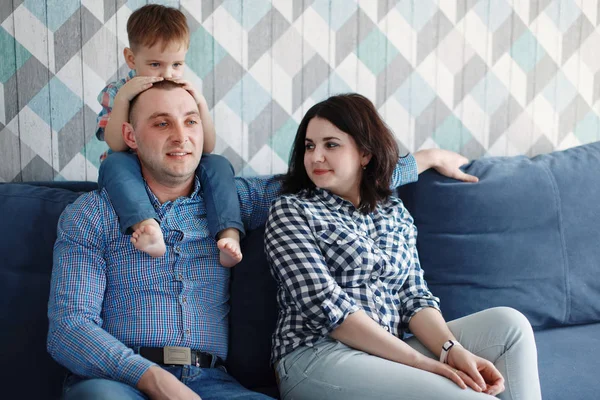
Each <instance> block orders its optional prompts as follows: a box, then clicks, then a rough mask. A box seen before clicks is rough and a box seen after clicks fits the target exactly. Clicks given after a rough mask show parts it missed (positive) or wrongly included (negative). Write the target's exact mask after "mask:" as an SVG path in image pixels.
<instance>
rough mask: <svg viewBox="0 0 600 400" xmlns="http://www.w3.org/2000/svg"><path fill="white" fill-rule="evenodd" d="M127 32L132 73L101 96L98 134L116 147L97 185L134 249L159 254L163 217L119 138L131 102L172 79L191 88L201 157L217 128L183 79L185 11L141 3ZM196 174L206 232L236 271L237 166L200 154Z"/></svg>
mask: <svg viewBox="0 0 600 400" xmlns="http://www.w3.org/2000/svg"><path fill="white" fill-rule="evenodd" d="M127 34H128V38H129V46H130V47H128V48H125V49H124V51H123V55H124V57H125V61H126V63H127V65H128V66H129V68H131V72H130V73H129V74H128V76H127V78H126V79H122V80H120V81H118V82H113V83H111V84H109V85H108V86H106V88H104V89H103V90H102V92H101V93H100V95H99V96H98V101H99V102H100V104H101V105H102V111H101V112H100V114H99V115H98V129H97V131H96V136H97V137H98V139H99V140H106V143H107V144H108V146H109V147H110V149H111V150H112V152H111V154H109V155H108V157H107V158H106V159H105V160H104V161H103V162H102V164H101V166H100V171H99V179H98V183H99V185H100V187H103V188H105V189H106V191H107V192H108V195H109V197H110V198H111V202H112V203H113V207H114V208H115V211H116V213H117V215H118V216H119V221H120V225H121V230H122V231H123V233H130V232H132V237H131V242H132V243H133V245H134V246H135V247H136V248H137V249H138V250H141V251H143V252H146V253H148V254H149V255H151V256H153V257H160V256H162V255H163V254H164V253H165V251H166V247H165V242H164V238H163V234H162V231H161V228H160V225H159V223H158V222H157V221H158V217H157V215H156V212H155V210H154V207H153V206H152V204H151V201H150V198H149V197H148V194H147V192H146V190H145V184H144V181H143V179H142V175H141V170H140V165H139V162H138V160H137V157H136V156H135V154H133V153H131V152H129V149H128V147H127V145H126V144H125V142H124V140H123V137H122V129H123V123H125V122H129V121H128V119H129V117H128V114H129V103H130V101H131V100H132V99H133V98H134V97H136V96H137V95H138V94H140V93H141V92H143V91H144V90H146V89H148V88H150V87H151V86H152V84H153V83H155V82H158V81H161V80H163V79H169V80H171V81H174V82H176V83H178V84H180V85H181V86H182V87H183V88H184V89H186V90H187V91H188V92H189V93H190V94H191V95H192V96H193V97H194V99H195V100H196V103H197V104H198V109H199V112H200V119H201V121H202V128H203V130H204V153H210V152H212V151H213V149H214V146H215V140H216V138H215V129H214V125H213V122H212V119H211V116H210V113H209V110H208V105H207V103H206V99H205V98H204V96H202V94H201V93H200V92H199V91H197V90H196V89H195V88H194V87H193V86H192V85H191V83H190V82H187V81H185V80H183V79H182V76H183V70H184V65H185V55H186V53H187V50H188V48H189V44H190V43H189V42H190V34H189V29H188V26H187V20H186V18H185V16H184V15H183V13H181V12H180V11H179V10H177V9H175V8H171V7H165V6H162V5H157V4H150V5H146V6H143V7H141V8H140V9H138V10H136V11H135V12H133V13H132V14H131V16H130V17H129V20H128V21H127ZM159 123H164V124H166V123H167V122H166V121H163V122H159ZM167 156H174V157H175V156H177V155H167ZM196 175H197V176H198V178H199V179H200V182H201V186H202V189H203V192H204V198H205V200H206V213H207V219H208V227H209V230H210V232H211V234H212V235H214V236H215V237H217V239H218V241H217V245H218V247H219V250H220V261H221V264H222V265H223V266H225V267H232V266H234V265H235V264H237V263H238V262H240V261H241V259H242V253H241V250H240V233H242V234H243V232H244V228H243V224H242V222H241V216H240V210H239V204H238V198H237V191H236V188H235V183H234V180H233V169H232V167H231V164H230V163H229V162H228V161H227V160H226V159H225V158H223V157H221V156H218V155H209V154H203V155H202V160H201V164H200V166H199V167H198V170H197V171H196Z"/></svg>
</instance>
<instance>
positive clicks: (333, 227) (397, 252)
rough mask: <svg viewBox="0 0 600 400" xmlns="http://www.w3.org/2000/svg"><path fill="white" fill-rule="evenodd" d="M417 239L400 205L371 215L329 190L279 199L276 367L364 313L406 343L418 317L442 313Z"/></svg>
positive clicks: (274, 216) (271, 249)
mask: <svg viewBox="0 0 600 400" xmlns="http://www.w3.org/2000/svg"><path fill="white" fill-rule="evenodd" d="M416 239H417V229H416V227H415V225H414V224H413V219H412V217H411V216H410V214H409V213H408V211H407V210H406V208H405V207H404V205H403V204H402V201H401V200H400V199H398V198H394V197H392V198H390V199H389V201H388V202H386V203H385V204H380V205H378V207H377V210H376V212H374V213H371V214H366V215H365V214H362V213H361V212H359V211H358V210H357V209H356V208H355V207H354V205H353V204H352V203H350V202H349V201H347V200H344V199H342V198H341V197H338V196H336V195H334V194H332V193H331V192H329V191H327V190H323V189H316V190H315V191H314V192H313V193H312V195H309V194H308V192H307V191H306V190H304V191H301V192H300V193H298V194H296V195H286V196H283V197H281V198H279V199H278V200H277V201H276V202H275V203H274V204H273V206H272V207H271V211H270V215H269V219H268V221H267V227H266V232H265V250H266V254H267V258H268V260H269V263H270V264H271V273H272V274H273V276H274V278H275V280H276V281H277V284H278V294H277V300H278V303H279V309H280V311H279V319H278V321H277V326H276V330H275V333H274V334H273V352H272V358H271V361H272V362H276V361H278V360H280V359H281V358H282V357H284V356H285V355H286V354H289V353H291V352H292V351H293V350H294V349H296V348H297V347H299V346H312V345H313V344H314V343H315V342H317V341H318V340H319V339H321V338H323V337H325V336H327V335H329V333H330V332H331V331H333V330H334V329H335V328H337V327H338V326H339V325H340V324H341V323H342V322H344V320H345V319H346V317H347V316H348V315H349V314H351V313H353V312H355V311H357V310H359V309H362V310H364V311H365V312H366V313H367V315H369V316H370V317H371V318H372V319H373V320H374V321H375V322H377V323H378V324H380V325H381V326H382V327H383V328H384V329H386V330H387V331H389V332H391V333H392V334H394V335H396V336H398V337H400V338H402V337H403V333H402V332H403V331H408V323H409V321H410V319H411V318H412V316H413V315H414V314H415V313H416V312H417V311H419V310H421V309H422V308H425V307H433V308H436V309H438V310H439V299H438V298H437V297H434V296H433V295H432V294H431V292H430V291H429V289H428V287H427V283H426V282H425V280H424V279H423V270H422V269H421V267H420V264H419V257H418V254H417V248H416Z"/></svg>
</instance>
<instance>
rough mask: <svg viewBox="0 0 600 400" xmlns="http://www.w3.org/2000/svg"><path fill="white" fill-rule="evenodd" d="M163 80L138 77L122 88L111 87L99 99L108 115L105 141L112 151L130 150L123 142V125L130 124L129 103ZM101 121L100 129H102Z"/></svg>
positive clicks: (152, 77)
mask: <svg viewBox="0 0 600 400" xmlns="http://www.w3.org/2000/svg"><path fill="white" fill-rule="evenodd" d="M162 79H163V78H161V77H156V76H136V77H133V78H131V79H130V80H129V81H128V82H127V83H126V84H124V85H123V86H121V87H120V88H116V87H115V86H112V87H111V85H109V86H108V87H107V88H106V89H105V90H104V91H103V92H102V93H100V96H98V99H99V100H100V104H101V105H102V107H103V111H104V113H105V115H108V117H107V118H108V119H107V120H106V126H105V127H104V140H105V141H106V144H108V147H110V149H111V150H112V151H125V150H127V149H128V147H127V145H126V144H125V141H123V134H122V129H123V123H124V122H129V102H130V101H131V100H132V99H133V98H134V97H135V96H137V95H138V94H140V93H141V92H143V91H144V90H146V89H148V88H150V87H152V84H153V83H154V82H158V81H161V80H162ZM101 122H102V120H100V121H99V126H98V128H101Z"/></svg>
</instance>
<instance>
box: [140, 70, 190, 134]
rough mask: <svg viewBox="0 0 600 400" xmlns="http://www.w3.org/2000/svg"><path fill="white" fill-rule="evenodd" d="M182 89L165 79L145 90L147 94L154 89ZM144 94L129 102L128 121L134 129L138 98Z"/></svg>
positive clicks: (177, 84)
mask: <svg viewBox="0 0 600 400" xmlns="http://www.w3.org/2000/svg"><path fill="white" fill-rule="evenodd" d="M182 87H183V85H181V84H179V83H175V82H173V81H170V80H168V79H164V80H162V81H158V82H155V83H153V84H152V86H151V87H150V88H149V89H146V90H144V92H146V91H147V90H152V89H159V90H173V89H177V88H182ZM144 92H141V93H138V94H137V96H135V97H134V98H133V99H131V101H130V102H129V116H128V121H129V123H131V125H133V126H134V127H135V118H134V115H135V105H136V104H137V101H138V98H139V97H140V95H141V94H142V93H144ZM190 96H191V95H190Z"/></svg>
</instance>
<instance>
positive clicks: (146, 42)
mask: <svg viewBox="0 0 600 400" xmlns="http://www.w3.org/2000/svg"><path fill="white" fill-rule="evenodd" d="M127 36H128V37H129V47H130V48H131V49H132V50H133V52H135V51H136V49H138V48H139V46H144V47H152V46H154V45H155V44H156V43H158V42H162V45H163V50H164V49H165V48H166V47H167V46H168V45H169V44H171V43H181V44H182V45H184V46H185V48H186V49H187V48H189V46H190V31H189V28H188V25H187V19H186V18H185V15H183V13H182V12H181V11H179V10H178V9H176V8H173V7H165V6H162V5H160V4H148V5H145V6H143V7H141V8H139V9H137V10H136V11H134V12H133V14H131V16H130V17H129V19H128V20H127Z"/></svg>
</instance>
